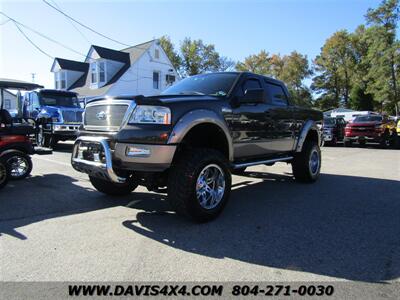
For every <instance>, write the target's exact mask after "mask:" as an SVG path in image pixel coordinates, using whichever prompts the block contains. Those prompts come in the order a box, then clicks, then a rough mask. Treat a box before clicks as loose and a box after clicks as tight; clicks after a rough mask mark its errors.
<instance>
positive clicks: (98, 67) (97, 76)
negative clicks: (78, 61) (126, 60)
mask: <svg viewBox="0 0 400 300" xmlns="http://www.w3.org/2000/svg"><path fill="white" fill-rule="evenodd" d="M106 71H107V70H106V62H105V61H96V62H92V63H91V64H90V79H91V83H92V84H100V83H105V82H106V79H107V78H106Z"/></svg>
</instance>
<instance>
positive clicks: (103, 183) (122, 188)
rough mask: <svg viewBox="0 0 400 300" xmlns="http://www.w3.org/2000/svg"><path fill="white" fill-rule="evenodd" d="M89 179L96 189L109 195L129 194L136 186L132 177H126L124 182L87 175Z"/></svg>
mask: <svg viewBox="0 0 400 300" xmlns="http://www.w3.org/2000/svg"><path fill="white" fill-rule="evenodd" d="M89 180H90V182H91V183H92V185H93V186H94V188H95V189H96V190H98V191H99V192H101V193H103V194H106V195H110V196H124V195H129V194H130V193H131V192H133V191H134V190H135V189H136V188H137V186H138V183H137V182H136V181H135V180H134V179H132V178H128V179H127V182H125V183H114V182H111V181H108V180H104V179H101V178H97V177H93V176H89Z"/></svg>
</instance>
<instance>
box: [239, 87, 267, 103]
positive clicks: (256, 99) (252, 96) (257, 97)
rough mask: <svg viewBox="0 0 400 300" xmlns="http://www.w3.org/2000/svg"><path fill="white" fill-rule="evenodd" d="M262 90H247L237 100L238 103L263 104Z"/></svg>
mask: <svg viewBox="0 0 400 300" xmlns="http://www.w3.org/2000/svg"><path fill="white" fill-rule="evenodd" d="M264 93H265V91H264V89H249V90H246V91H245V92H244V96H243V97H241V98H240V99H239V102H240V103H262V102H264Z"/></svg>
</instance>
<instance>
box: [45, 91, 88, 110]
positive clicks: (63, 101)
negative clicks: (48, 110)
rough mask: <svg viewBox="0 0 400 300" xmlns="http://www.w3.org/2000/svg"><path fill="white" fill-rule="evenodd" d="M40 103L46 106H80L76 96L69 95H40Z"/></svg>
mask: <svg viewBox="0 0 400 300" xmlns="http://www.w3.org/2000/svg"><path fill="white" fill-rule="evenodd" d="M40 103H41V104H42V105H46V106H64V107H76V108H80V105H79V100H78V98H77V97H76V96H70V95H47V94H45V95H43V94H42V95H41V96H40Z"/></svg>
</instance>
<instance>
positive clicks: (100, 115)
mask: <svg viewBox="0 0 400 300" xmlns="http://www.w3.org/2000/svg"><path fill="white" fill-rule="evenodd" d="M107 116H108V115H107V113H106V112H105V111H103V110H102V111H101V112H98V113H97V114H96V118H97V119H98V120H105V119H107Z"/></svg>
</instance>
